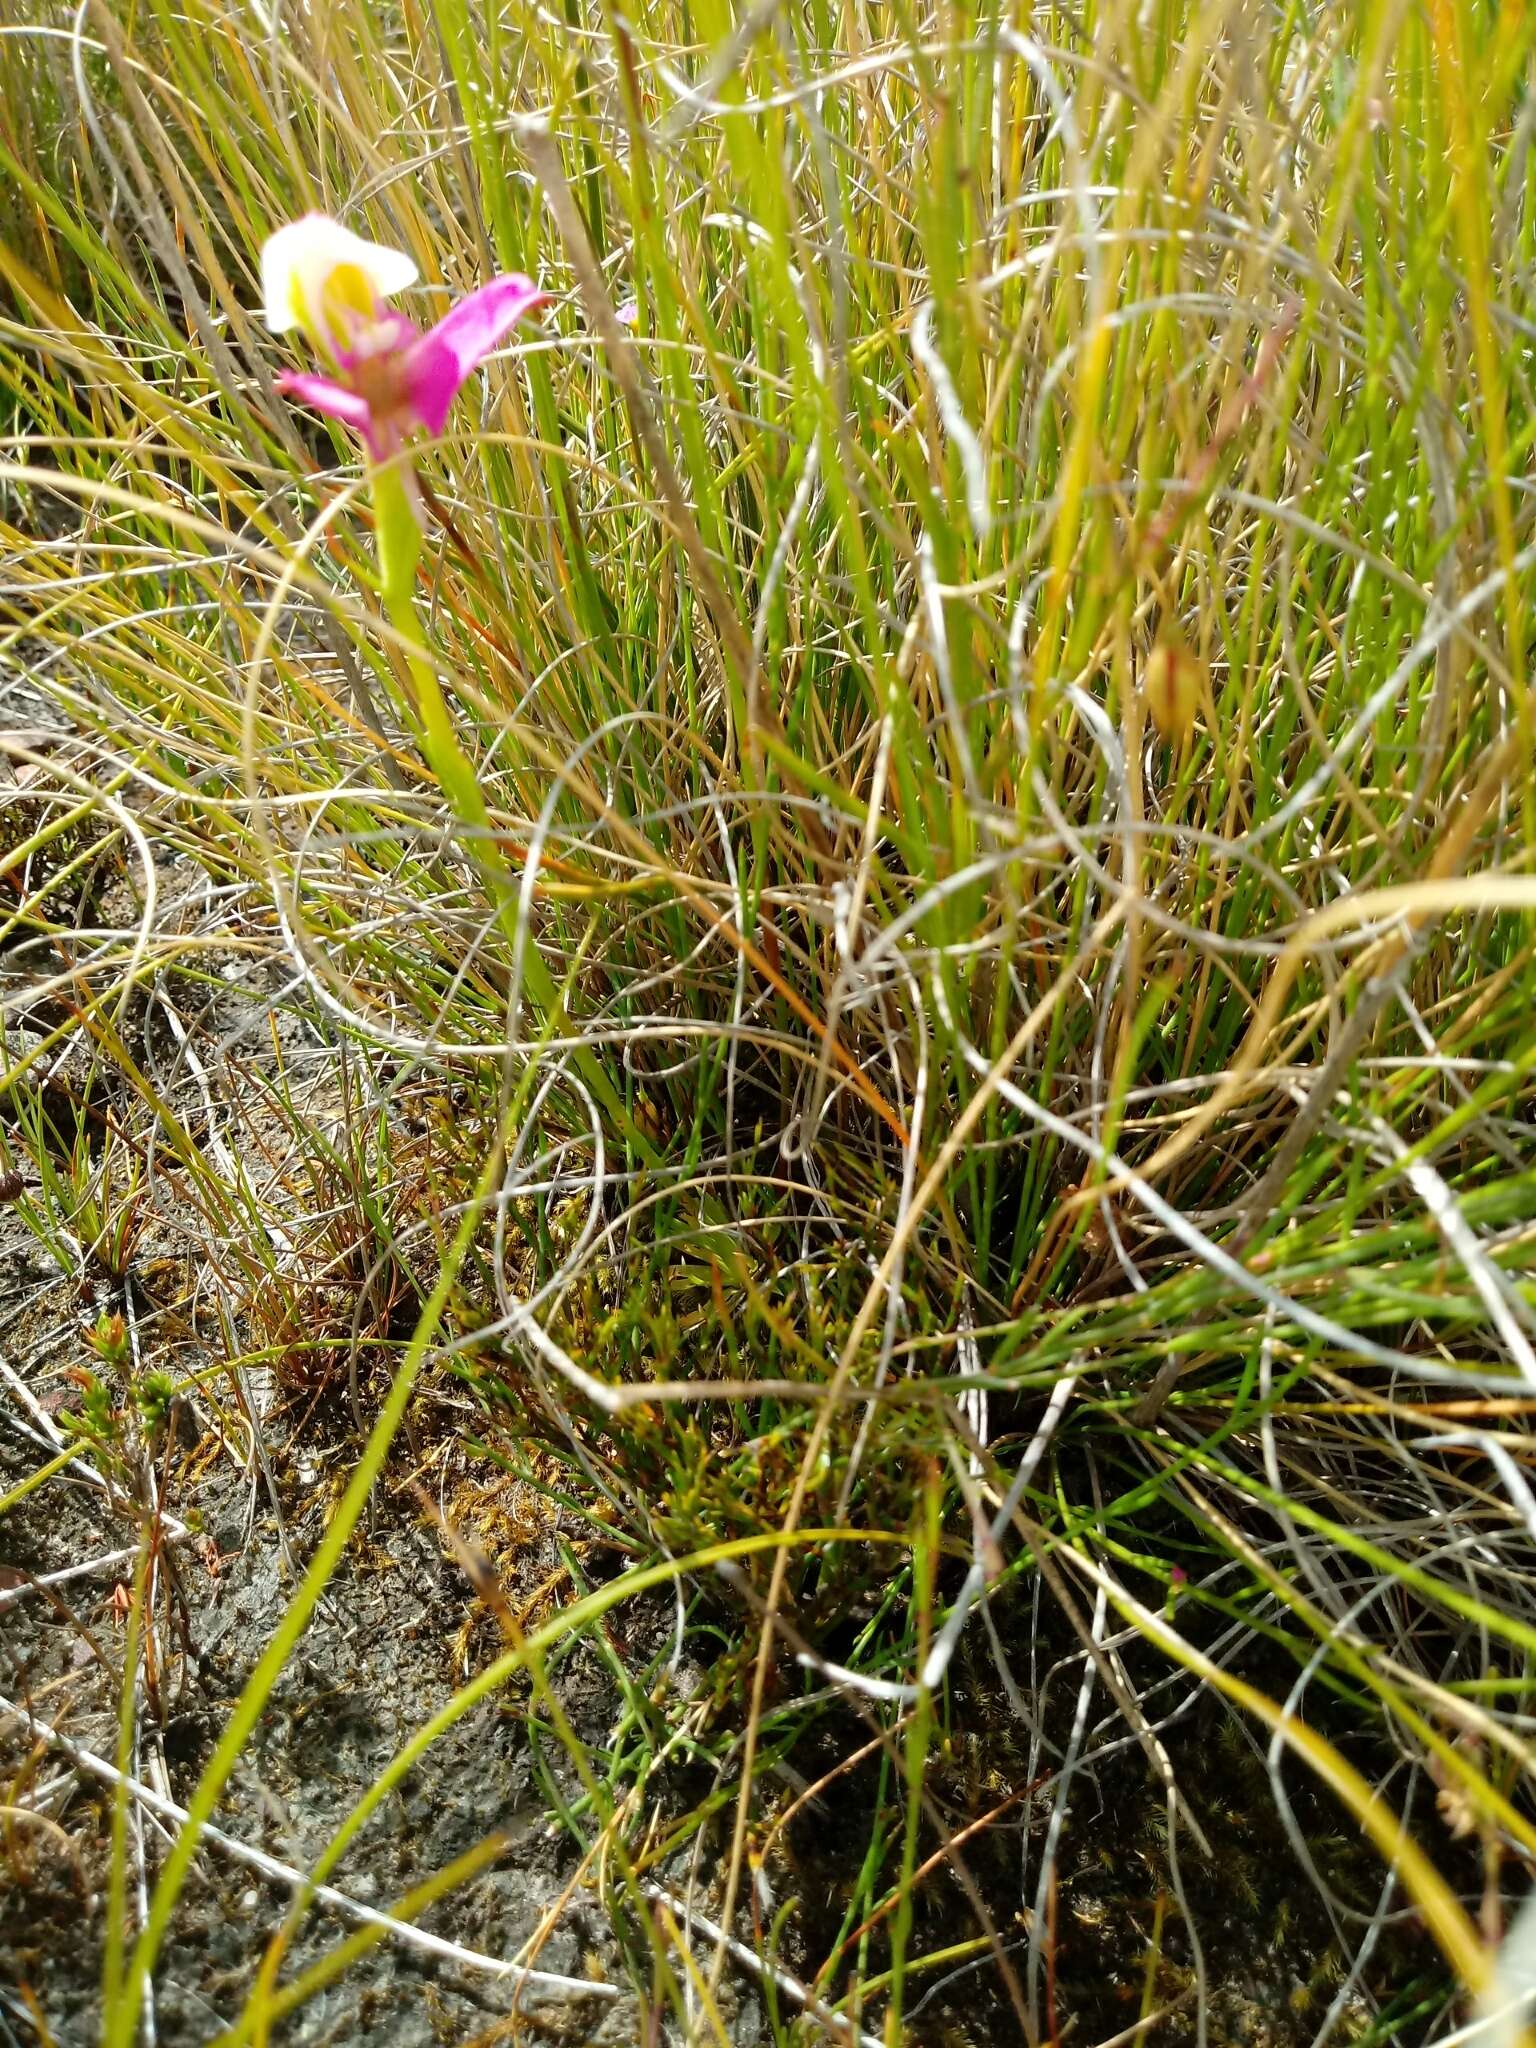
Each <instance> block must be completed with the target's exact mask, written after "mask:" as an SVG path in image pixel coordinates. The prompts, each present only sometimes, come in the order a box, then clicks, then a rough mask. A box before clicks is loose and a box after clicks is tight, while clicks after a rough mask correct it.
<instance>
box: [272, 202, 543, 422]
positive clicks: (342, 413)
mask: <svg viewBox="0 0 1536 2048" xmlns="http://www.w3.org/2000/svg"><path fill="white" fill-rule="evenodd" d="M261 271H262V288H263V296H264V298H265V301H266V305H265V317H266V322H267V325H268V326H269V327H270V328H271V329H272V330H273V332H274V333H281V332H283V331H284V330H285V329H288V328H292V327H298V328H300V329H301V330H302V331H303V332H304V334H305V335H307V336H308V338H309V340H310V341H311V342H312V343H313V344H314V346H315V348H316V350H317V351H318V352H319V353H320V354H321V355H322V356H324V357H325V358H326V360H327V362H328V364H329V365H330V372H329V373H328V374H326V375H314V374H310V373H306V372H302V371H291V370H290V371H284V373H283V374H282V375H281V376H280V377H279V378H278V379H277V389H278V390H279V391H281V392H284V393H286V394H287V395H288V396H290V397H293V398H297V399H299V400H300V401H301V402H302V403H303V404H305V405H310V406H313V407H314V409H315V410H316V411H317V412H323V413H325V414H327V415H328V416H329V417H330V418H331V419H337V420H340V421H341V422H342V423H343V425H345V426H348V427H350V428H352V430H353V432H354V433H356V434H358V435H360V436H361V438H362V440H363V443H364V445H365V447H366V448H367V450H368V453H369V455H370V456H371V457H372V458H373V460H374V461H375V462H384V461H387V460H388V459H389V458H390V456H392V455H394V454H395V453H397V452H398V450H399V449H400V448H401V447H402V446H403V444H404V442H405V441H406V439H407V437H408V436H409V435H410V434H412V433H413V432H415V431H416V430H417V429H418V428H421V429H423V430H425V432H427V433H428V434H440V433H441V432H442V431H443V428H444V426H445V425H446V423H447V419H448V413H449V410H450V408H451V407H452V405H453V401H454V399H455V398H457V396H458V394H459V392H460V390H461V389H462V388H463V386H464V384H465V382H466V381H467V380H468V378H470V377H471V376H472V375H473V374H474V372H475V371H476V370H477V369H478V368H479V367H480V365H481V364H482V363H483V362H484V361H485V359H486V357H487V356H488V355H490V354H491V353H492V351H493V350H494V349H495V348H496V347H497V346H498V344H499V343H500V342H501V341H502V339H503V338H504V337H505V336H506V335H507V334H509V333H510V332H511V330H512V329H513V328H514V327H515V326H516V325H517V323H518V321H519V320H521V319H522V318H523V317H524V315H525V314H527V313H531V312H532V311H533V310H534V309H535V308H536V307H538V306H542V305H545V304H546V303H547V302H548V299H549V294H548V293H547V292H543V291H540V289H539V287H538V286H537V285H536V284H534V282H533V281H532V279H531V278H527V277H524V276H523V275H522V274H521V273H520V272H516V271H514V272H510V273H508V274H507V275H506V276H504V277H493V278H492V279H491V281H490V283H489V284H483V285H481V286H480V287H479V289H478V290H477V291H472V292H470V293H469V294H468V296H467V297H465V298H462V299H460V301H459V303H458V304H457V305H456V306H453V307H450V308H449V310H448V312H446V313H445V314H444V315H443V317H442V319H441V320H439V321H438V323H437V325H436V326H435V327H429V328H428V329H427V330H426V332H425V333H423V332H422V330H421V329H420V328H418V327H417V326H416V325H415V324H414V322H412V321H410V320H408V319H407V318H406V316H405V315H404V314H403V313H397V312H395V311H394V310H393V309H392V308H391V307H389V306H387V305H385V303H384V300H385V298H386V297H387V296H388V294H390V293H391V292H396V291H400V290H402V289H403V288H404V287H405V286H406V285H408V284H410V283H412V282H413V281H414V279H415V276H416V266H415V264H414V263H413V262H412V261H411V259H410V257H409V256H407V255H405V254H404V253H403V252H402V251H401V250H398V249H386V248H384V247H383V246H382V245H381V244H379V243H377V242H366V241H364V240H363V239H362V238H361V237H360V236H358V235H354V234H352V233H351V231H350V230H349V229H347V228H344V227H343V226H342V225H341V223H340V222H339V221H335V220H331V219H330V218H329V217H328V216H327V215H325V214H322V213H311V214H306V215H305V217H304V218H303V219H302V220H297V221H293V222H290V224H289V225H288V226H287V227H285V228H279V229H278V231H277V233H276V234H274V235H272V236H270V237H269V238H268V240H267V243H266V246H265V248H264V249H263V250H262V261H261Z"/></svg>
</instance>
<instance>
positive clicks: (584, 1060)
mask: <svg viewBox="0 0 1536 2048" xmlns="http://www.w3.org/2000/svg"><path fill="white" fill-rule="evenodd" d="M372 485H373V509H374V520H375V526H376V531H377V538H378V550H379V594H380V596H381V597H382V599H383V602H384V612H385V616H386V617H387V618H388V620H389V623H390V624H391V625H392V626H393V627H394V629H395V632H396V633H397V634H398V636H399V638H400V642H401V644H402V646H403V648H404V650H405V657H406V662H407V665H408V667H409V669H410V675H411V685H412V688H413V690H414V692H415V697H416V707H415V708H416V718H417V724H418V729H419V732H420V737H421V744H422V751H423V752H424V754H425V755H426V758H427V765H428V767H429V768H430V769H431V770H432V773H433V774H434V775H435V776H436V778H437V782H438V786H439V788H440V789H441V790H442V792H443V795H444V796H445V797H446V798H447V799H448V803H449V806H450V808H451V809H452V811H453V814H454V816H455V817H456V818H457V819H458V821H459V823H460V824H461V825H462V826H463V827H464V828H465V832H466V835H467V837H468V841H469V844H470V847H471V850H472V851H473V854H474V857H475V859H476V861H477V862H478V863H479V866H480V869H481V872H482V873H483V874H484V876H485V878H486V881H487V882H488V883H489V885H490V888H491V892H492V894H493V895H494V897H495V899H496V921H497V923H498V924H499V925H500V927H501V929H502V931H503V933H504V934H505V936H506V938H507V939H508V941H509V942H510V944H511V945H512V946H513V947H514V948H518V949H519V950H520V952H521V956H522V976H523V983H524V985H525V987H526V988H527V990H528V994H529V996H530V998H531V999H532V1001H533V1002H534V1004H535V1005H536V1006H537V1007H538V1009H539V1010H540V1011H541V1012H542V1016H543V1019H544V1020H545V1021H546V1022H548V1021H549V1020H552V1019H556V1020H558V1019H562V1018H563V1008H564V1006H563V999H562V997H561V994H560V991H559V989H558V987H557V985H556V982H555V978H554V976H553V975H552V974H551V973H550V971H549V968H548V967H547V966H546V965H545V964H544V959H543V956H542V955H541V954H540V952H539V949H538V947H537V946H536V945H535V944H534V940H533V935H532V933H531V932H520V927H519V919H518V903H517V893H518V892H517V880H516V877H515V876H514V874H513V872H512V870H511V868H509V867H508V865H507V863H506V861H505V860H504V859H503V858H502V855H501V851H500V848H499V847H498V845H497V843H496V835H495V829H494V827H493V826H492V823H491V815H490V811H489V809H488V808H487V805H486V801H485V795H484V792H483V791H482V790H481V787H480V781H479V777H478V776H477V775H476V774H475V768H474V763H473V762H472V761H471V760H470V758H469V756H468V755H467V754H466V753H465V751H464V749H463V747H462V746H460V744H459V737H458V734H457V733H456V732H455V731H454V729H453V720H452V718H451V716H450V715H449V711H448V706H447V703H446V701H445V699H444V697H443V691H442V685H441V684H440V683H439V682H438V679H437V671H436V669H435V668H434V667H433V665H432V663H431V661H430V660H429V659H428V658H427V652H426V645H425V641H424V638H423V635H422V631H421V620H420V618H419V616H418V614H417V610H416V570H417V566H418V564H419V562H420V559H421V528H420V526H419V525H418V523H417V519H416V512H415V508H414V506H413V505H412V503H411V500H410V496H409V493H408V491H407V488H406V484H405V481H404V479H403V477H402V476H401V473H400V467H399V464H398V463H387V464H384V465H383V466H381V467H379V468H377V469H375V470H374V472H373V476H372ZM576 1064H577V1066H578V1067H579V1068H580V1070H581V1075H582V1078H583V1080H585V1081H586V1083H587V1085H588V1086H589V1087H590V1088H591V1090H592V1093H593V1094H594V1095H595V1096H596V1097H597V1099H598V1101H599V1102H600V1103H601V1104H602V1106H603V1108H604V1109H605V1110H606V1111H607V1112H608V1114H609V1115H610V1116H611V1117H612V1118H613V1119H614V1121H615V1122H616V1123H617V1124H618V1126H619V1127H620V1129H621V1130H622V1131H623V1132H624V1135H625V1137H626V1138H627V1139H628V1140H629V1142H630V1144H631V1145H632V1146H633V1147H634V1149H635V1151H636V1153H637V1154H638V1155H639V1157H640V1158H641V1159H642V1160H643V1161H644V1162H645V1164H646V1165H647V1166H655V1165H657V1164H658V1163H659V1162H658V1156H657V1153H656V1150H655V1147H654V1146H653V1145H652V1144H651V1142H650V1140H649V1139H648V1138H647V1137H646V1136H645V1133H644V1132H643V1131H641V1130H640V1129H639V1127H638V1126H637V1125H636V1124H635V1123H634V1121H633V1119H632V1118H631V1116H630V1113H629V1110H628V1108H627V1107H626V1105H625V1103H624V1100H623V1098H622V1096H621V1095H620V1094H619V1093H618V1091H617V1089H616V1088H615V1087H614V1085H613V1083H612V1081H611V1080H610V1079H609V1076H608V1072H607V1069H606V1068H605V1067H604V1066H603V1064H602V1062H601V1061H600V1060H599V1059H598V1058H597V1056H596V1055H595V1054H594V1053H592V1052H591V1051H589V1050H588V1049H587V1048H586V1047H585V1046H582V1047H580V1048H578V1050H577V1053H576Z"/></svg>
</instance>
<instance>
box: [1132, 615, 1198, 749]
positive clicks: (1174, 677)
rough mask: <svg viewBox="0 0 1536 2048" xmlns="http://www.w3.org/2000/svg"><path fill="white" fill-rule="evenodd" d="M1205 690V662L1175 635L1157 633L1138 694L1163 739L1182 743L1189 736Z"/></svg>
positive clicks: (1143, 671)
mask: <svg viewBox="0 0 1536 2048" xmlns="http://www.w3.org/2000/svg"><path fill="white" fill-rule="evenodd" d="M1205 690H1206V673H1205V663H1204V662H1203V661H1202V660H1201V659H1200V657H1199V656H1198V655H1197V654H1193V653H1191V651H1190V649H1189V648H1188V647H1187V646H1186V645H1185V643H1184V641H1183V640H1182V639H1181V638H1179V637H1178V635H1177V634H1175V633H1167V632H1165V633H1163V634H1161V635H1160V636H1159V638H1158V641H1157V645H1156V646H1155V647H1154V648H1153V649H1152V652H1151V653H1150V654H1149V655H1148V656H1147V662H1146V667H1145V668H1144V669H1143V670H1142V676H1141V694H1142V699H1143V701H1144V703H1145V704H1146V707H1147V712H1148V715H1149V716H1150V718H1151V720H1152V723H1153V724H1154V725H1155V726H1156V727H1157V729H1158V731H1159V732H1160V733H1161V734H1162V736H1163V738H1164V739H1165V740H1171V741H1173V742H1174V743H1175V744H1182V743H1183V741H1184V740H1186V739H1187V738H1188V737H1189V732H1190V728H1191V727H1192V726H1193V724H1194V722H1195V713H1196V712H1197V711H1198V710H1199V709H1200V704H1201V701H1202V699H1203V698H1204V696H1205Z"/></svg>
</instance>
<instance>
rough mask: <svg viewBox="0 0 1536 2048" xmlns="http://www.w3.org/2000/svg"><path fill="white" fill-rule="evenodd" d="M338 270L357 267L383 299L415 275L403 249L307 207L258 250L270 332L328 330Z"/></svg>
mask: <svg viewBox="0 0 1536 2048" xmlns="http://www.w3.org/2000/svg"><path fill="white" fill-rule="evenodd" d="M338 271H351V272H354V273H360V274H361V276H362V277H363V278H365V279H366V280H367V283H368V284H369V286H371V288H372V290H373V291H374V293H375V294H376V295H377V296H378V297H379V298H381V299H385V298H388V297H389V296H390V294H391V293H392V292H398V291H403V290H404V289H405V287H406V286H407V285H408V284H414V283H415V282H416V278H417V274H418V273H417V269H416V265H415V264H414V263H413V262H412V260H411V258H410V257H409V256H407V255H406V253H405V251H404V250H403V249H390V248H386V247H385V245H384V244H383V243H382V242H368V241H365V240H364V239H363V237H362V236H361V235H354V234H353V232H352V230H351V229H350V228H346V227H343V226H342V224H341V222H340V221H339V220H332V219H331V217H330V215H329V214H326V213H306V214H305V215H304V217H303V219H302V220H295V221H290V222H289V223H288V225H287V226H286V227H282V228H279V229H278V230H277V232H276V233H275V234H272V235H268V237H267V239H266V241H265V243H264V244H263V246H262V251H261V296H262V318H263V319H264V320H265V322H266V324H267V326H268V327H269V328H270V329H271V331H272V332H273V333H274V334H282V333H284V332H285V331H286V330H287V329H288V328H290V327H304V328H307V329H309V330H310V331H311V332H312V333H317V334H319V335H324V333H325V331H326V325H327V322H326V286H327V285H328V283H329V282H330V281H331V279H332V278H333V277H334V276H335V275H336V273H337V272H338Z"/></svg>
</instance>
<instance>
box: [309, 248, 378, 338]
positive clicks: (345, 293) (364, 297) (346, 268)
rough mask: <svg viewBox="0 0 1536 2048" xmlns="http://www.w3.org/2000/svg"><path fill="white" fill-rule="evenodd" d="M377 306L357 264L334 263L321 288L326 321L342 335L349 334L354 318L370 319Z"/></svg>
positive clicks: (322, 310) (371, 289)
mask: <svg viewBox="0 0 1536 2048" xmlns="http://www.w3.org/2000/svg"><path fill="white" fill-rule="evenodd" d="M378 307H379V299H378V294H377V292H375V290H374V288H373V284H372V281H371V279H370V278H369V276H368V273H367V271H366V270H364V269H363V267H362V265H361V264H360V263H338V264H336V265H335V266H334V268H333V269H332V270H331V271H330V273H329V275H328V276H327V277H326V280H325V283H324V284H323V285H322V286H321V288H320V309H321V312H322V314H323V315H324V318H325V324H326V325H327V327H330V328H333V329H335V330H336V332H337V333H338V334H340V335H342V336H347V335H350V333H351V331H352V326H353V320H354V317H356V318H360V319H363V320H371V319H372V318H373V317H374V315H375V313H377V311H378Z"/></svg>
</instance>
